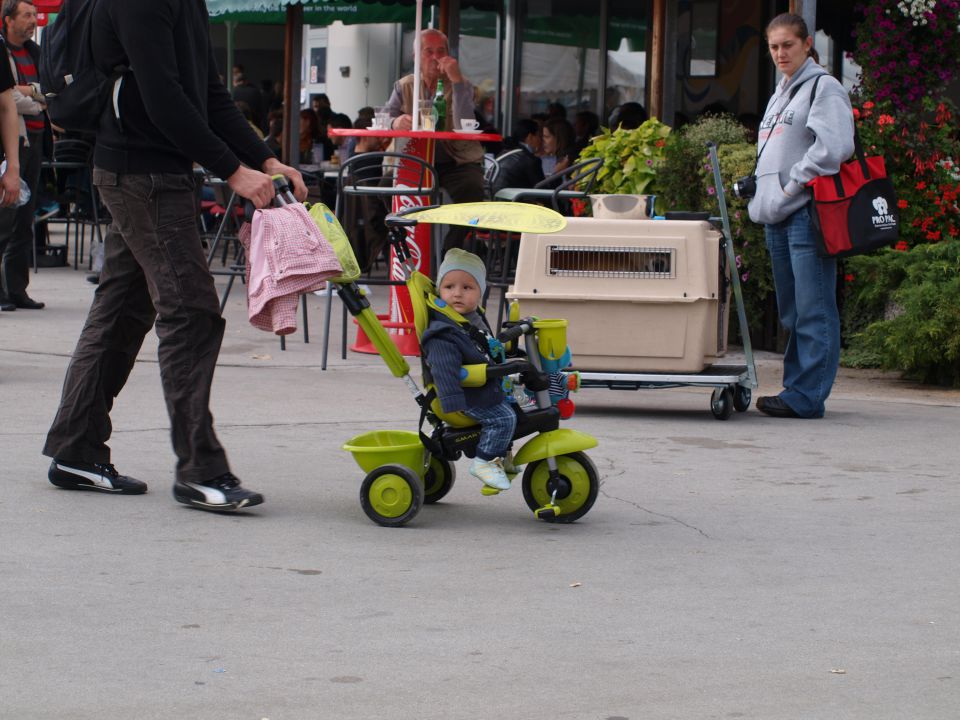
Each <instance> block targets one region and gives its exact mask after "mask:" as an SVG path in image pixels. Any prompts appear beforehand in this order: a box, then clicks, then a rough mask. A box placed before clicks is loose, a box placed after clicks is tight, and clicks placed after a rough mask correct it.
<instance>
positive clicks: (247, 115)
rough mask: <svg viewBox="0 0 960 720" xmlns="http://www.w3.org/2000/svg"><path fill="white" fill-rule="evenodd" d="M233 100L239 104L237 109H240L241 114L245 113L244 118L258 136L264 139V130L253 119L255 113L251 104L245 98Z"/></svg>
mask: <svg viewBox="0 0 960 720" xmlns="http://www.w3.org/2000/svg"><path fill="white" fill-rule="evenodd" d="M233 102H234V104H235V105H236V106H237V110H239V111H240V114H241V115H243V119H244V120H246V121H247V123H248V124H249V125H250V128H251V129H252V130H253V131H254V132H255V133H256V134H257V137H258V138H260V139H261V140H263V130H261V129H260V128H259V127H257V124H256V123H255V122H254V121H253V113H252V112H251V111H250V106H249V105H247V104H246V103H245V102H244V101H243V100H234V101H233Z"/></svg>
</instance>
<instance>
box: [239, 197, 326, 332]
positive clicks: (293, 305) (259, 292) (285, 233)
mask: <svg viewBox="0 0 960 720" xmlns="http://www.w3.org/2000/svg"><path fill="white" fill-rule="evenodd" d="M239 236H240V242H241V243H242V244H243V248H244V250H245V251H246V254H247V270H246V275H247V313H248V315H249V318H250V324H251V325H253V326H254V327H257V328H260V329H261V330H268V331H270V332H274V333H276V334H277V335H289V334H290V333H292V332H295V331H296V329H297V302H298V301H299V300H300V296H301V295H302V294H304V293H308V292H313V291H314V290H319V289H321V288H322V287H324V286H325V285H326V282H325V281H326V280H327V278H331V277H336V276H337V275H339V274H341V273H342V272H343V269H342V268H341V267H340V261H339V260H337V256H336V253H334V251H333V247H332V246H331V245H330V243H329V242H327V239H326V238H325V237H324V236H323V233H321V232H320V228H318V227H317V225H316V223H315V222H313V219H312V218H311V217H310V215H309V213H308V212H307V210H306V208H305V207H304V206H303V205H301V204H299V203H297V204H296V205H284V206H282V207H276V208H266V209H264V210H257V211H256V212H255V213H254V214H253V223H252V225H250V224H246V223H244V225H243V226H242V227H241V228H240V233H239Z"/></svg>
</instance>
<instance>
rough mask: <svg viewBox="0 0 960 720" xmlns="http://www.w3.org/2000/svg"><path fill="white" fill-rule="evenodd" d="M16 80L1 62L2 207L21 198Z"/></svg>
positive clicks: (0, 185) (0, 199)
mask: <svg viewBox="0 0 960 720" xmlns="http://www.w3.org/2000/svg"><path fill="white" fill-rule="evenodd" d="M15 86H16V80H15V79H14V76H13V72H12V71H11V70H10V66H9V65H7V64H5V63H0V144H2V146H3V147H2V149H3V156H4V161H5V162H6V163H7V166H6V169H5V170H4V171H3V175H2V176H0V207H4V208H7V207H11V206H12V205H14V204H15V203H16V202H17V201H18V200H19V198H20V133H19V124H20V119H19V115H18V113H17V105H16V102H15V101H14V99H13V93H14V87H15Z"/></svg>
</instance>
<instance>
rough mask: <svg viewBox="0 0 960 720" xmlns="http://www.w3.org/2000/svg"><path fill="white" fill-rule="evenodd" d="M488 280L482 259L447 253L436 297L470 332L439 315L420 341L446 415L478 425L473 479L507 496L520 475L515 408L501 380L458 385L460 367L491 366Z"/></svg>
mask: <svg viewBox="0 0 960 720" xmlns="http://www.w3.org/2000/svg"><path fill="white" fill-rule="evenodd" d="M486 279H487V273H486V268H485V267H484V265H483V261H482V260H481V259H480V258H479V257H477V256H476V255H474V254H473V253H469V252H467V251H466V250H461V249H460V248H451V249H450V250H448V251H447V254H446V255H445V256H444V258H443V262H442V263H441V264H440V269H439V270H438V271H437V293H438V294H439V296H440V300H441V301H443V302H445V303H446V304H447V305H448V306H450V307H451V308H453V309H454V310H456V311H457V312H458V313H460V314H461V315H462V316H463V317H464V318H465V319H466V320H467V321H468V322H469V323H470V326H471V327H470V328H469V329H468V328H466V327H463V326H461V325H459V324H457V323H456V322H454V321H453V320H451V319H450V318H447V317H446V316H443V315H436V317H434V319H432V320H431V321H430V324H429V326H428V327H427V330H426V332H425V333H424V334H423V337H422V338H421V346H422V348H423V352H424V358H425V359H426V362H427V365H428V366H429V367H430V372H431V373H432V374H433V381H434V384H435V385H436V387H437V397H438V399H439V400H440V407H441V408H443V411H444V412H457V411H461V412H463V413H464V414H465V415H467V416H469V417H471V418H473V419H474V420H477V421H478V422H479V423H480V427H481V430H480V441H479V442H478V444H477V456H476V458H475V459H474V460H473V463H471V465H470V474H471V475H473V476H474V477H477V478H480V480H482V481H483V482H484V484H485V485H488V486H490V487H492V488H496V489H497V490H508V489H509V488H510V479H509V478H508V477H507V473H508V472H509V473H515V472H516V471H517V468H515V467H514V466H513V462H512V459H511V458H510V457H509V455H508V451H509V449H510V444H511V442H512V441H513V433H514V430H515V429H516V426H517V415H516V412H515V410H514V408H513V405H512V404H511V403H510V402H509V401H508V399H507V396H506V395H505V393H504V391H503V387H502V385H501V380H500V379H499V378H495V379H491V380H488V381H487V383H486V384H485V385H483V386H482V387H469V388H465V387H461V385H460V368H461V366H463V365H474V364H480V363H483V364H488V363H491V362H493V359H492V357H491V354H490V348H489V345H488V344H487V341H488V339H489V338H490V337H491V336H492V335H493V331H492V330H491V329H490V326H489V325H488V324H487V320H486V318H485V317H484V316H483V314H482V313H483V311H482V310H481V309H480V301H481V299H482V298H483V295H484V292H485V291H486Z"/></svg>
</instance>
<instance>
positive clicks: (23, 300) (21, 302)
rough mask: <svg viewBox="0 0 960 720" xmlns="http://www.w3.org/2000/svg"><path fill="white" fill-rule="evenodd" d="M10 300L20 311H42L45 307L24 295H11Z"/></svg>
mask: <svg viewBox="0 0 960 720" xmlns="http://www.w3.org/2000/svg"><path fill="white" fill-rule="evenodd" d="M10 299H11V300H12V301H13V304H14V305H16V306H17V307H18V308H20V309H21V310H43V308H44V307H45V305H44V303H42V302H37V301H36V300H34V299H33V298H31V297H29V296H27V295H26V294H23V295H11V296H10Z"/></svg>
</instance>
